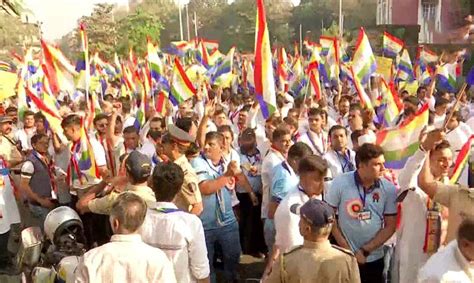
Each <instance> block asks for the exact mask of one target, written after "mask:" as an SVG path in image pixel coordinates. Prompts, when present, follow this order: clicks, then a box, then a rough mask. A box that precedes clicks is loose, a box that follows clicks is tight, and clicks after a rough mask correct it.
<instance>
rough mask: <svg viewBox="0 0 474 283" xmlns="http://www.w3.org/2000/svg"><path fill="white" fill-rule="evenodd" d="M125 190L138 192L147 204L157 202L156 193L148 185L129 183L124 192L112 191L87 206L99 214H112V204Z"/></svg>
mask: <svg viewBox="0 0 474 283" xmlns="http://www.w3.org/2000/svg"><path fill="white" fill-rule="evenodd" d="M125 192H131V193H134V194H136V195H137V196H139V197H141V198H142V199H143V200H144V201H145V202H146V203H147V205H150V204H152V203H155V202H156V198H155V193H154V192H153V191H152V189H151V188H149V187H148V186H135V185H130V184H129V185H127V186H126V187H125V190H124V191H123V192H116V191H112V192H111V193H110V194H108V195H106V196H104V197H101V198H96V199H93V200H91V201H90V202H89V203H88V204H87V206H88V207H89V210H90V211H91V212H93V213H97V214H107V215H108V214H110V210H111V209H112V205H113V204H114V203H115V201H116V200H117V198H118V196H119V195H120V194H122V193H125Z"/></svg>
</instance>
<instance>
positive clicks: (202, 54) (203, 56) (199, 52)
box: [195, 40, 211, 69]
mask: <svg viewBox="0 0 474 283" xmlns="http://www.w3.org/2000/svg"><path fill="white" fill-rule="evenodd" d="M195 54H196V61H198V62H199V63H201V65H203V66H204V67H206V68H207V69H209V67H211V65H210V64H209V54H208V53H207V49H206V47H205V46H204V43H203V42H202V40H201V41H199V44H198V46H197V48H196V52H195Z"/></svg>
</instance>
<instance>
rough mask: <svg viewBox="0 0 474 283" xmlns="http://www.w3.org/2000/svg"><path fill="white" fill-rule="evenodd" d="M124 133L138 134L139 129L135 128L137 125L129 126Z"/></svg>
mask: <svg viewBox="0 0 474 283" xmlns="http://www.w3.org/2000/svg"><path fill="white" fill-rule="evenodd" d="M123 133H124V134H131V133H135V134H137V135H138V130H137V128H135V126H128V127H126V128H125V129H123Z"/></svg>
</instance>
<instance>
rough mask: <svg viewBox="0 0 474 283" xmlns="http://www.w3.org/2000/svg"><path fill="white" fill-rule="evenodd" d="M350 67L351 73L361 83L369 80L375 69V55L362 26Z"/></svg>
mask: <svg viewBox="0 0 474 283" xmlns="http://www.w3.org/2000/svg"><path fill="white" fill-rule="evenodd" d="M352 69H353V74H354V75H355V76H357V78H358V79H359V81H360V82H361V83H362V84H363V85H364V84H366V83H368V82H369V79H370V76H371V75H372V74H373V73H375V70H376V69H377V63H376V61H375V56H374V53H373V52H372V47H371V46H370V42H369V38H368V37H367V34H366V33H365V31H364V28H360V31H359V37H358V39H357V44H356V48H355V51H354V56H353V57H352Z"/></svg>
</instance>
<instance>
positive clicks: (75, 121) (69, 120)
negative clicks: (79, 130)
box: [61, 114, 81, 129]
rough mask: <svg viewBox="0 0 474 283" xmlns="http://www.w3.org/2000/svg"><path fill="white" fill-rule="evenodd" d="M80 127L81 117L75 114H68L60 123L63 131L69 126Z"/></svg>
mask: <svg viewBox="0 0 474 283" xmlns="http://www.w3.org/2000/svg"><path fill="white" fill-rule="evenodd" d="M80 125H81V117H80V116H79V115H77V114H70V115H68V116H67V117H66V118H64V119H63V120H62V121H61V127H62V128H63V129H65V128H67V127H70V126H80Z"/></svg>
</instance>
